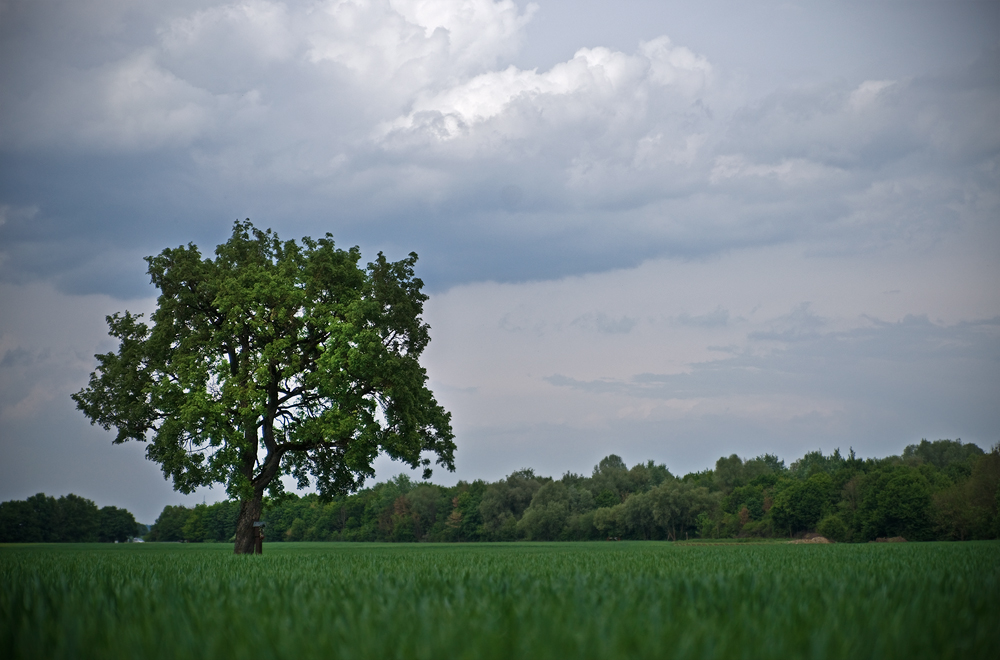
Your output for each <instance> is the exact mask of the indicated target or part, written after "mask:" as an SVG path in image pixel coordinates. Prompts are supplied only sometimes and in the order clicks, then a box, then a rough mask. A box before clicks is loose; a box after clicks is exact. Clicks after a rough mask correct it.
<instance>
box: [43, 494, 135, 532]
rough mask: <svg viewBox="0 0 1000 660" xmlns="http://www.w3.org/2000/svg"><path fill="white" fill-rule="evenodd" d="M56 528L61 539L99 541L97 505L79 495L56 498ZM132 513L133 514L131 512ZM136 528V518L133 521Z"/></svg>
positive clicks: (99, 523) (99, 525) (99, 521)
mask: <svg viewBox="0 0 1000 660" xmlns="http://www.w3.org/2000/svg"><path fill="white" fill-rule="evenodd" d="M56 511H57V512H58V513H57V517H56V520H57V522H56V529H57V530H58V533H57V538H58V540H59V541H63V542H68V543H87V542H94V541H97V540H98V538H99V534H100V529H101V518H100V512H99V511H98V509H97V505H96V504H94V503H93V502H92V501H90V500H88V499H86V498H84V497H80V496H79V495H73V494H72V493H70V494H69V495H64V496H62V497H60V498H59V499H58V500H56ZM130 515H131V514H130ZM132 528H133V529H135V520H134V519H133V521H132Z"/></svg>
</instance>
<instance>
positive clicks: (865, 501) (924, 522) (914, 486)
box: [859, 465, 933, 541]
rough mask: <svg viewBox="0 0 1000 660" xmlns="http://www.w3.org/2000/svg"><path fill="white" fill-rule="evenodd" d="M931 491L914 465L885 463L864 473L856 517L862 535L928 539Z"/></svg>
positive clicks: (910, 539) (865, 536)
mask: <svg viewBox="0 0 1000 660" xmlns="http://www.w3.org/2000/svg"><path fill="white" fill-rule="evenodd" d="M931 498H932V492H931V487H930V484H929V483H928V482H927V479H926V478H925V477H924V476H923V474H921V473H920V471H919V470H918V469H916V468H914V467H910V466H906V465H885V466H884V467H882V468H881V469H879V470H878V471H875V472H872V473H871V474H869V475H867V477H866V479H865V485H864V496H863V498H862V502H861V509H860V511H859V518H860V521H861V537H862V538H864V539H866V540H872V539H874V538H876V537H879V536H902V537H904V538H906V539H907V540H909V541H926V540H930V538H931V537H932V534H933V512H932V510H931V501H932V499H931Z"/></svg>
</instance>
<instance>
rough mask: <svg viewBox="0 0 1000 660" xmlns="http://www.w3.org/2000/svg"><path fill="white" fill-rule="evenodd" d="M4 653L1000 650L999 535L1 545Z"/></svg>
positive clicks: (569, 654)
mask: <svg viewBox="0 0 1000 660" xmlns="http://www.w3.org/2000/svg"><path fill="white" fill-rule="evenodd" d="M0 625H2V629H0V656H2V657H4V658H32V659H34V658H144V659H148V658H236V657H239V658H244V659H246V660H255V659H258V658H259V659H269V658H289V659H291V658H296V659H298V658H310V657H323V658H380V659H381V658H434V659H437V658H595V659H597V658H600V659H602V660H608V659H613V658H782V659H786V660H787V659H789V658H880V659H881V658H919V657H925V658H949V657H951V658H977V657H978V658H995V657H998V656H997V653H998V649H1000V544H998V543H996V542H977V543H950V544H945V543H928V544H917V543H910V544H866V545H784V544H781V545H779V544H761V545H754V544H739V545H707V546H693V545H685V544H683V543H677V544H669V543H656V542H649V543H641V542H622V543H566V544H560V543H551V544H548V543H546V544H497V545H491V544H475V545H471V544H470V545H424V544H422V545H375V544H320V543H316V544H312V543H297V544H291V543H289V544H269V545H267V546H265V554H264V555H263V556H260V557H253V556H242V557H238V556H234V555H232V547H231V546H230V545H179V544H177V545H173V544H146V545H21V546H0Z"/></svg>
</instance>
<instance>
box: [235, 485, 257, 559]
mask: <svg viewBox="0 0 1000 660" xmlns="http://www.w3.org/2000/svg"><path fill="white" fill-rule="evenodd" d="M263 510H264V491H263V489H261V490H254V494H253V497H252V498H251V499H249V500H241V501H240V516H239V518H237V519H236V544H235V546H234V549H233V551H234V552H235V553H236V554H238V555H252V554H253V553H254V527H253V524H254V523H255V522H257V521H258V520H260V515H261V513H262V512H263Z"/></svg>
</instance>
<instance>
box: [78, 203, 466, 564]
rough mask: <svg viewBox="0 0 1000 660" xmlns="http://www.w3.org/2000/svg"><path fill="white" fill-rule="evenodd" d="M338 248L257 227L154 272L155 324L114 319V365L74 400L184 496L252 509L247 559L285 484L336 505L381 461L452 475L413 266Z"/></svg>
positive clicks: (162, 258)
mask: <svg viewBox="0 0 1000 660" xmlns="http://www.w3.org/2000/svg"><path fill="white" fill-rule="evenodd" d="M360 256H361V255H360V252H359V250H358V249H357V248H351V249H350V250H342V249H339V248H336V247H335V245H334V241H333V238H332V237H331V236H330V235H329V234H327V235H326V237H324V238H322V239H319V240H313V239H311V238H308V237H307V238H304V239H302V244H301V245H299V244H297V243H296V242H295V241H284V242H283V241H280V240H279V239H278V237H277V235H276V234H274V233H273V232H272V231H270V230H267V231H261V230H258V229H256V228H255V227H254V226H253V225H251V224H250V222H249V220H248V221H246V222H243V223H240V222H237V223H236V224H235V225H234V227H233V233H232V237H231V238H230V239H229V241H227V242H226V243H224V244H222V245H219V246H218V247H217V248H216V250H215V258H214V259H213V258H203V257H202V255H201V252H200V251H199V249H198V248H197V247H196V246H195V245H193V244H189V245H188V246H181V247H178V248H175V249H166V250H164V251H163V252H162V253H160V254H159V255H157V256H154V257H148V258H147V259H146V261H147V263H148V265H149V275H150V277H151V279H152V283H153V284H154V285H155V286H156V287H157V288H158V289H159V290H160V296H159V298H158V300H157V308H156V311H155V312H154V313H153V314H152V317H151V319H150V320H151V324H148V325H147V324H146V323H144V322H143V321H142V317H141V315H137V314H131V313H129V312H127V311H126V312H125V313H124V314H115V315H113V316H110V317H108V324H109V327H110V334H111V335H112V336H113V337H115V338H116V339H118V340H119V342H120V346H119V349H118V351H117V352H114V353H107V354H103V355H98V356H96V357H97V360H98V367H97V370H96V371H95V372H94V373H93V374H92V375H91V378H90V383H89V385H88V386H87V387H86V388H84V389H82V390H81V391H80V392H77V393H76V394H75V395H73V398H74V400H75V401H76V403H77V406H78V407H79V408H80V409H81V410H82V411H83V413H84V414H85V415H86V416H87V417H89V418H90V419H91V421H92V423H95V424H98V425H100V426H102V427H103V428H105V429H108V430H111V429H115V430H116V431H117V435H116V437H115V440H114V441H115V442H116V443H121V442H126V441H129V440H135V441H139V442H148V443H149V444H148V448H147V456H148V457H149V458H150V459H152V460H154V461H156V462H158V463H159V464H160V465H161V467H162V469H163V472H164V475H165V476H168V477H170V478H172V479H173V483H174V487H175V488H176V489H178V490H180V491H181V492H185V493H189V492H191V491H193V490H194V489H195V488H198V487H200V486H208V485H212V484H215V483H223V484H225V486H226V489H227V492H228V493H229V495H230V496H231V497H232V498H234V499H237V500H240V501H241V502H242V508H241V513H240V518H239V522H238V531H237V552H241V551H245V550H246V549H247V548H248V547H249V546H248V545H247V544H248V543H252V541H251V537H250V534H251V527H250V524H251V523H252V522H253V521H255V520H257V519H258V518H259V516H260V512H261V502H262V497H263V494H264V492H265V490H269V491H270V492H271V493H272V494H279V493H280V492H281V481H280V479H277V478H276V477H278V476H279V475H282V474H287V475H292V476H294V477H295V478H296V479H297V480H298V483H299V484H300V485H301V486H305V485H306V484H307V483H310V482H311V483H312V484H313V485H315V487H316V488H317V489H318V490H319V492H320V493H321V494H323V495H324V496H326V497H333V496H336V495H342V494H344V493H347V492H350V491H352V490H355V489H357V488H358V487H360V486H361V485H362V484H363V483H364V480H365V479H366V478H368V477H371V476H372V475H373V474H374V473H373V469H372V462H373V461H374V459H375V457H376V456H378V455H379V453H381V452H385V453H386V454H388V455H389V456H391V457H392V458H394V459H397V460H400V461H402V462H404V463H406V464H407V465H410V466H411V467H417V466H423V467H424V469H425V474H426V476H429V475H430V468H429V465H430V462H431V461H430V458H429V457H428V456H426V454H428V453H430V454H436V455H437V461H438V463H439V464H441V465H443V466H445V467H447V468H448V469H453V465H454V450H455V445H454V442H453V439H452V438H453V436H452V432H451V426H450V415H449V414H448V413H447V412H445V411H444V409H443V408H442V407H441V406H440V405H438V403H437V401H436V400H435V399H434V396H433V395H432V393H431V392H430V390H429V389H428V388H427V387H426V380H427V375H426V372H425V371H424V369H423V368H422V367H421V366H420V364H419V361H418V359H419V357H420V354H421V353H422V352H423V350H424V348H425V347H426V346H427V343H428V342H429V340H430V335H429V327H428V326H427V324H425V323H423V322H422V320H421V314H422V310H423V303H424V301H425V300H426V299H427V296H426V295H425V294H423V293H422V292H421V288H422V286H423V283H422V282H421V280H420V279H418V278H416V277H415V276H414V271H413V267H414V264H415V262H416V259H417V257H416V255H415V254H412V253H411V254H410V255H409V257H407V258H405V259H403V260H401V261H397V262H390V261H388V260H387V259H386V258H385V257H384V256H383V255H382V254H381V253H379V255H378V257H377V258H376V260H375V261H373V262H371V263H369V264H368V265H367V267H360V266H359V265H358V263H359V260H360Z"/></svg>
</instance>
